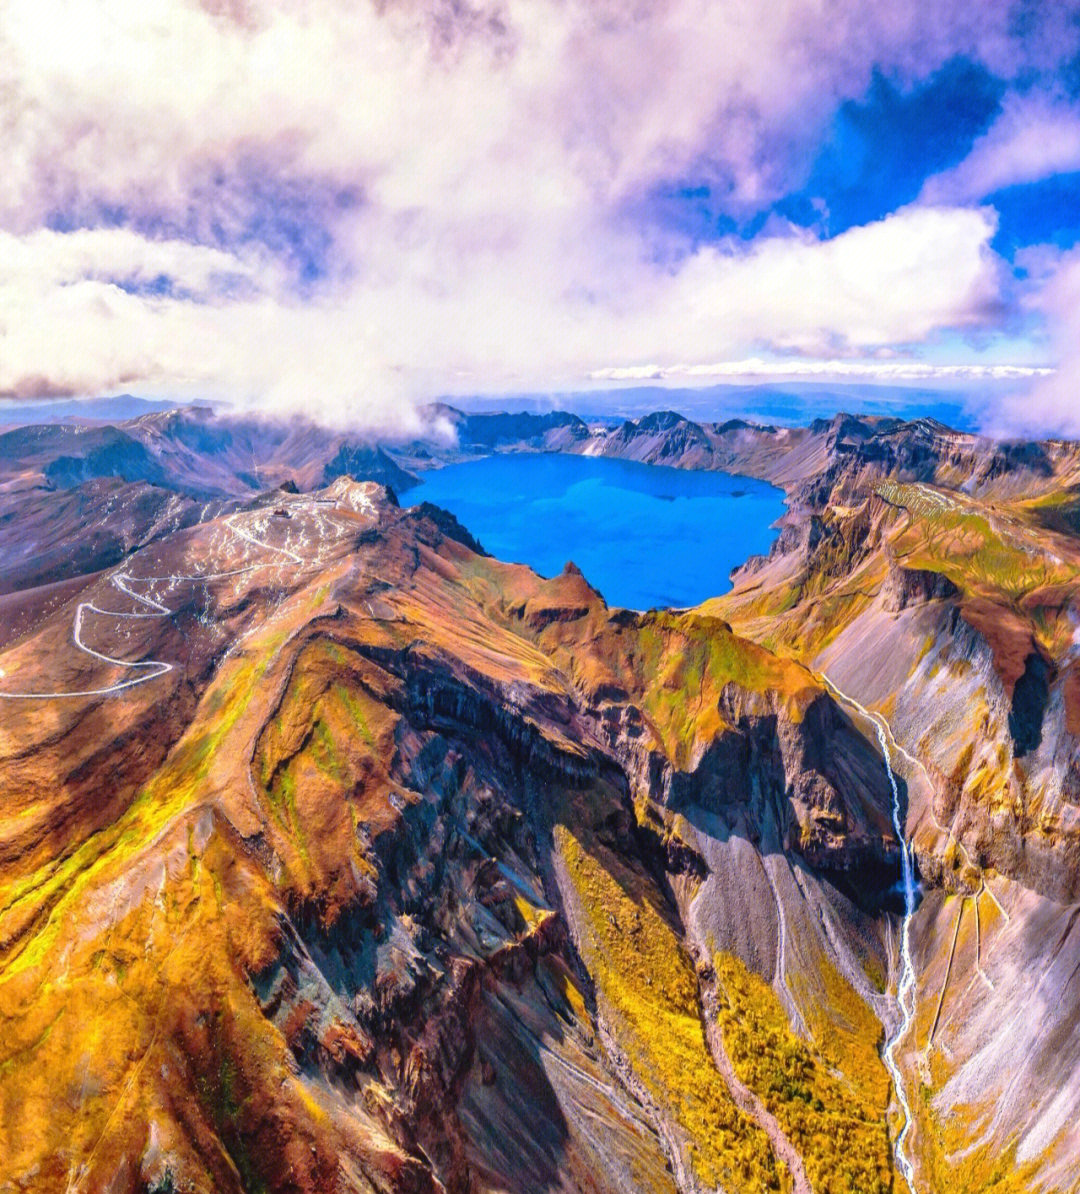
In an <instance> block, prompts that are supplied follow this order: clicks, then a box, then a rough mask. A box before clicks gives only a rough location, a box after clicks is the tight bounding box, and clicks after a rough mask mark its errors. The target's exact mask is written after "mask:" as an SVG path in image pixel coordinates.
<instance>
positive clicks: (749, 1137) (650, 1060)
mask: <svg viewBox="0 0 1080 1194" xmlns="http://www.w3.org/2000/svg"><path fill="white" fill-rule="evenodd" d="M556 844H557V845H558V847H559V849H560V850H561V852H562V855H563V858H564V859H565V861H566V869H567V872H568V873H569V876H570V879H571V881H572V882H573V885H574V890H575V894H576V896H577V897H578V899H579V900H580V902H581V909H582V913H583V916H582V920H583V923H582V924H581V926H580V928H581V930H582V949H583V952H584V954H585V962H586V965H587V966H588V967H589V970H590V973H591V974H592V976H593V979H594V981H595V983H596V990H597V1000H598V1002H599V1004H600V1008H601V1011H602V1014H603V1016H604V1018H605V1020H606V1021H607V1022H608V1024H609V1025H610V1027H611V1030H612V1032H613V1034H614V1036H615V1039H616V1042H617V1044H618V1046H619V1048H620V1050H621V1051H622V1052H623V1053H624V1054H625V1055H626V1056H627V1058H628V1059H629V1061H630V1063H631V1065H632V1066H633V1067H634V1070H635V1073H636V1074H637V1075H638V1076H639V1077H640V1079H641V1080H642V1081H643V1082H644V1084H645V1086H646V1087H647V1089H648V1091H649V1094H650V1096H651V1097H652V1098H653V1099H654V1100H655V1101H656V1103H657V1104H658V1105H659V1106H660V1107H662V1108H666V1109H667V1112H668V1114H669V1115H670V1116H671V1117H672V1118H673V1119H674V1120H675V1121H676V1122H677V1123H678V1125H679V1126H680V1127H681V1128H682V1129H683V1130H684V1131H685V1133H686V1135H687V1137H688V1138H689V1141H691V1142H692V1143H691V1144H690V1146H689V1147H690V1155H691V1161H692V1164H693V1167H694V1170H695V1172H696V1174H697V1176H698V1177H699V1178H700V1179H701V1181H703V1182H705V1183H706V1184H708V1185H710V1186H713V1185H715V1184H716V1183H718V1182H719V1183H721V1184H722V1185H723V1186H724V1187H725V1188H726V1189H729V1190H738V1191H740V1194H753V1192H754V1191H767V1190H780V1189H783V1188H784V1186H785V1184H786V1181H787V1178H786V1174H785V1171H784V1169H783V1167H782V1166H781V1165H779V1164H778V1162H777V1161H776V1159H775V1157H774V1156H773V1154H772V1150H771V1147H770V1145H769V1142H768V1138H767V1137H766V1136H765V1133H764V1132H763V1131H762V1130H761V1129H760V1128H758V1127H757V1126H756V1125H755V1124H754V1123H752V1121H751V1120H750V1119H749V1118H748V1117H747V1116H746V1115H744V1114H743V1113H742V1112H741V1111H740V1110H739V1109H738V1107H736V1105H735V1103H734V1102H733V1101H732V1098H731V1095H730V1094H729V1092H728V1089H727V1086H726V1085H725V1083H724V1080H723V1078H722V1077H721V1076H720V1074H719V1073H718V1072H717V1070H716V1067H715V1065H714V1063H713V1060H712V1056H711V1054H710V1052H709V1046H708V1043H707V1041H706V1040H705V1033H704V1030H703V1028H702V1024H701V1011H700V1007H699V1003H698V988H697V979H696V975H695V973H694V969H693V967H692V966H691V965H690V962H689V960H688V958H687V957H686V955H685V954H684V953H683V952H682V950H681V949H680V946H679V941H678V938H677V937H676V935H675V933H674V931H673V930H672V928H671V926H670V925H669V924H668V922H667V920H666V919H665V917H664V916H663V915H662V912H661V910H660V909H659V908H658V907H657V906H655V905H654V904H653V902H652V901H651V900H650V898H649V897H648V895H647V894H646V890H645V883H646V881H645V880H643V877H642V876H640V875H637V874H635V873H633V872H632V871H630V870H629V868H628V867H627V866H626V865H625V864H624V863H622V862H620V861H619V860H618V859H617V858H615V857H614V856H613V855H612V854H610V852H608V851H607V850H605V849H604V847H603V846H601V845H600V844H599V843H596V842H590V843H589V848H588V849H586V848H585V846H584V845H583V844H582V843H581V842H579V841H578V840H577V838H575V837H573V836H572V835H571V833H570V832H569V831H568V830H567V829H565V828H563V827H561V826H560V827H558V828H557V830H556ZM632 893H633V894H632Z"/></svg>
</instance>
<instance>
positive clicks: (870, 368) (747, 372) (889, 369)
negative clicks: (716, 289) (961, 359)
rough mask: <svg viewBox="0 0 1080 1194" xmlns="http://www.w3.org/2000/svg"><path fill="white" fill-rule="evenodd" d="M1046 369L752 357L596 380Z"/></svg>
mask: <svg viewBox="0 0 1080 1194" xmlns="http://www.w3.org/2000/svg"><path fill="white" fill-rule="evenodd" d="M1053 373H1054V370H1053V369H1050V368H1048V367H1046V366H1043V365H937V364H930V363H928V362H926V361H851V360H848V361H844V360H836V359H833V360H828V361H802V360H794V361H782V360H769V361H766V360H762V359H761V357H748V358H746V359H745V360H741V361H716V362H714V363H713V364H711V365H629V366H624V367H615V368H607V369H594V370H593V372H592V373H591V374H590V375H589V377H590V379H591V380H593V381H683V380H685V381H701V380H717V379H721V380H733V381H744V380H745V381H750V380H761V379H768V380H780V379H790V378H798V379H800V380H810V381H874V382H907V381H1020V380H1024V379H1027V378H1033V377H1050V376H1052V375H1053Z"/></svg>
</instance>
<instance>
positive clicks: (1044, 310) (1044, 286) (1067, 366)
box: [982, 249, 1080, 438]
mask: <svg viewBox="0 0 1080 1194" xmlns="http://www.w3.org/2000/svg"><path fill="white" fill-rule="evenodd" d="M1028 264H1030V265H1031V266H1032V269H1033V272H1034V273H1035V275H1036V281H1035V282H1034V284H1033V286H1032V289H1031V292H1030V294H1029V295H1028V298H1027V305H1028V306H1029V307H1030V308H1031V309H1032V310H1033V311H1035V312H1037V313H1038V314H1039V315H1041V316H1042V317H1043V318H1044V319H1045V320H1046V325H1047V328H1048V331H1049V336H1050V342H1051V346H1052V348H1053V350H1054V352H1055V356H1056V358H1057V360H1058V362H1059V365H1058V368H1057V370H1056V371H1055V372H1054V374H1053V375H1051V376H1049V377H1046V378H1044V379H1042V380H1040V381H1039V382H1037V384H1035V385H1034V386H1033V387H1032V388H1030V389H1028V390H1025V391H1024V392H1023V393H1018V394H1014V395H1009V396H1005V397H1003V398H999V399H996V400H993V401H988V402H987V404H986V407H985V409H984V410H983V412H982V419H983V422H984V424H985V426H986V428H987V430H989V431H991V432H994V433H996V434H1001V435H1032V434H1038V435H1051V436H1067V437H1070V438H1080V249H1073V250H1071V251H1070V252H1067V253H1059V252H1057V251H1056V250H1041V251H1039V252H1038V253H1033V254H1030V255H1029V260H1028Z"/></svg>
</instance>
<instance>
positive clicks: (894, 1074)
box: [874, 717, 915, 1194]
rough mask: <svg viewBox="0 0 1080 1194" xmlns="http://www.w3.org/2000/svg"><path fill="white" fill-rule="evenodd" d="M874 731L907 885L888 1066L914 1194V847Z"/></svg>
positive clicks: (880, 734) (899, 1147) (882, 739)
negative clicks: (907, 1071)
mask: <svg viewBox="0 0 1080 1194" xmlns="http://www.w3.org/2000/svg"><path fill="white" fill-rule="evenodd" d="M874 728H875V730H876V731H877V738H878V742H879V743H880V745H881V754H882V756H883V758H884V759H885V770H886V771H887V772H888V773H889V785H890V787H891V788H892V818H893V828H894V829H895V830H896V840H897V841H898V842H899V843H900V866H901V875H902V878H903V883H904V920H903V927H902V928H901V932H900V981H899V983H898V985H897V988H896V998H897V1002H898V1003H899V1005H900V1024H899V1026H898V1027H897V1029H896V1031H895V1032H894V1033H893V1035H892V1036H891V1037H890V1038H889V1040H888V1042H887V1043H886V1045H885V1054H884V1056H885V1066H886V1068H887V1069H888V1071H889V1075H890V1077H891V1078H892V1082H893V1089H894V1090H895V1091H896V1097H897V1099H898V1100H899V1103H900V1108H901V1110H902V1111H903V1113H904V1126H903V1127H902V1128H901V1129H900V1134H899V1135H898V1136H897V1137H896V1143H895V1146H894V1147H895V1151H896V1164H897V1165H898V1166H899V1168H900V1172H901V1173H902V1174H903V1175H904V1180H905V1181H906V1182H907V1184H908V1189H909V1190H911V1192H912V1194H915V1170H914V1168H913V1166H912V1164H911V1160H910V1158H909V1157H908V1155H907V1153H906V1152H905V1151H904V1142H905V1141H906V1139H907V1134H908V1132H910V1131H911V1122H912V1115H911V1104H910V1103H909V1102H908V1098H907V1094H906V1092H905V1090H904V1081H903V1076H902V1075H901V1073H900V1066H899V1065H898V1064H897V1061H896V1049H897V1046H898V1045H899V1044H900V1042H901V1040H903V1038H904V1036H905V1035H906V1033H907V1030H908V1028H909V1027H910V1026H911V1021H912V1018H913V1017H914V1015H915V964H914V962H913V961H912V959H911V918H912V916H913V915H914V912H915V862H914V858H913V856H912V851H911V846H910V844H909V843H908V840H907V837H906V835H905V833H904V825H903V814H902V812H901V809H900V791H899V789H898V788H897V786H896V776H895V775H894V774H893V769H892V757H891V755H890V754H889V743H888V740H887V738H886V734H885V730H884V727H883V726H882V725H881V722H880V721H879V720H878V719H877V718H876V717H875V718H874Z"/></svg>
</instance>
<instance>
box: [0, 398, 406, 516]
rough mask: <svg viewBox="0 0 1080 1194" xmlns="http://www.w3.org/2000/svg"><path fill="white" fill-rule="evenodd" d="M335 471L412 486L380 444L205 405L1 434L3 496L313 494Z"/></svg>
mask: <svg viewBox="0 0 1080 1194" xmlns="http://www.w3.org/2000/svg"><path fill="white" fill-rule="evenodd" d="M342 475H350V476H352V477H354V479H357V480H370V481H377V482H378V483H379V484H381V485H388V486H390V487H392V488H393V489H394V490H395V491H402V490H405V489H408V488H409V487H410V486H411V485H415V484H416V478H415V477H414V476H413V475H412V474H411V473H409V472H407V471H406V470H405V469H403V468H401V467H400V466H399V465H398V464H397V463H396V461H394V460H393V459H392V458H391V457H390V456H389V455H388V454H387V452H386V451H385V450H384V449H383V448H382V447H381V446H380V445H378V444H375V443H370V442H367V441H365V440H358V439H356V438H355V437H354V436H351V435H349V434H347V433H344V432H337V431H332V430H329V429H327V428H324V427H320V426H318V425H316V424H314V423H308V422H302V421H297V420H293V421H289V422H272V421H269V420H265V419H254V418H241V417H236V416H229V415H221V414H217V413H216V412H215V411H213V410H212V409H211V408H209V407H202V406H190V407H185V408H183V409H177V410H167V411H155V412H153V413H151V414H145V415H140V416H139V417H138V418H134V419H129V420H126V421H123V422H120V423H117V424H115V425H113V424H108V423H105V424H93V425H86V424H81V423H49V424H38V425H34V424H28V425H26V426H21V427H15V428H12V429H11V430H9V431H7V432H5V433H3V434H0V493H5V492H6V493H12V492H23V491H25V490H27V489H32V488H46V489H70V488H73V487H75V486H77V485H79V484H81V483H83V482H85V481H91V480H98V479H101V478H105V477H116V478H119V479H121V480H124V481H145V482H148V483H149V484H151V485H157V486H163V487H166V488H170V489H173V490H176V491H178V492H181V493H183V494H185V495H186V496H188V497H194V498H204V499H205V498H220V497H235V496H240V495H248V496H250V495H252V494H254V493H258V492H261V491H263V490H265V489H269V488H271V487H272V486H275V485H281V484H284V483H286V482H291V483H292V484H294V485H297V486H299V487H300V488H301V489H304V490H310V489H315V488H318V487H319V486H322V485H325V484H328V483H329V482H331V481H333V480H334V479H335V478H336V477H338V476H342Z"/></svg>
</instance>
